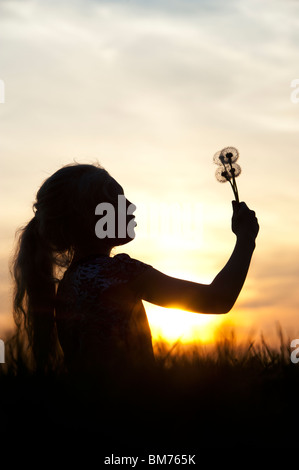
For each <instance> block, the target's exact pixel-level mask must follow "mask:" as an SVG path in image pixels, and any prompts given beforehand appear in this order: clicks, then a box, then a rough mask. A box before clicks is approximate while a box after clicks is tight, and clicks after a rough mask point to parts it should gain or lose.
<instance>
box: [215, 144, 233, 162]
mask: <svg viewBox="0 0 299 470" xmlns="http://www.w3.org/2000/svg"><path fill="white" fill-rule="evenodd" d="M238 158H239V152H238V150H237V149H236V148H235V147H225V148H224V149H222V150H219V152H216V153H215V155H214V157H213V161H214V163H216V165H224V164H226V163H230V162H231V163H235V162H236V161H237V160H238Z"/></svg>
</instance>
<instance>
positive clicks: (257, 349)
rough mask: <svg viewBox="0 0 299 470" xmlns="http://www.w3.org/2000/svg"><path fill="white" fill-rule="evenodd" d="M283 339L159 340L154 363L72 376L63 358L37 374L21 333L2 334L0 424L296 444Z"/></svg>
mask: <svg viewBox="0 0 299 470" xmlns="http://www.w3.org/2000/svg"><path fill="white" fill-rule="evenodd" d="M278 335H279V338H280V347H278V348H271V347H270V346H269V344H267V342H266V341H265V340H264V338H263V337H262V338H261V340H260V341H248V342H243V343H238V341H237V339H236V337H235V335H234V334H233V332H231V334H230V335H229V336H227V337H223V338H222V339H219V340H218V341H217V342H216V343H215V344H214V345H213V347H209V348H208V347H206V346H204V345H193V346H191V347H189V348H188V349H186V348H184V347H183V345H181V344H180V343H177V344H176V345H175V346H174V347H173V348H172V349H171V350H169V346H167V344H166V343H163V341H161V342H159V343H157V344H156V345H155V346H156V357H157V368H156V370H155V371H151V372H149V371H140V370H139V371H138V373H136V371H131V373H130V372H126V374H125V376H124V377H122V380H118V379H119V378H117V380H114V379H113V378H112V380H111V377H109V379H108V377H107V376H106V375H105V374H103V375H102V376H100V377H97V378H93V379H92V380H90V379H89V378H86V377H70V376H68V374H67V373H66V372H65V371H64V369H63V367H61V368H59V369H57V370H56V371H55V372H53V373H50V374H47V375H42V374H38V375H37V374H36V373H35V372H34V370H33V368H32V363H31V361H30V357H29V355H28V354H27V349H26V342H25V341H24V339H23V338H21V337H17V336H14V337H12V338H10V339H7V341H6V363H5V364H1V365H0V397H1V403H2V404H5V406H2V407H1V408H2V411H1V423H2V430H5V432H14V431H15V430H16V429H18V427H19V426H21V425H22V426H25V427H26V429H28V430H29V429H34V430H40V431H41V432H47V431H49V432H55V433H57V432H66V431H67V432H76V433H86V432H87V433H88V432H93V433H97V435H98V436H99V451H102V452H104V451H105V452H106V453H107V452H108V450H112V451H114V452H115V451H117V450H118V451H123V452H124V451H126V452H128V450H129V448H136V449H139V450H143V449H144V450H145V449H146V450H148V451H152V452H153V451H155V452H158V451H159V452H160V453H161V452H162V453H167V452H173V451H174V449H175V450H176V453H186V452H187V450H188V451H189V450H192V451H196V450H197V451H198V450H199V449H201V448H205V447H214V448H225V447H230V448H231V447H232V448H236V447H237V448H240V447H250V448H251V447H259V448H265V447H293V446H295V447H296V433H295V429H294V426H295V424H296V422H297V421H296V420H297V416H298V411H297V400H296V396H297V391H298V386H299V364H293V363H292V362H291V361H290V353H291V350H290V347H289V344H290V341H289V340H287V339H286V338H284V335H283V333H282V330H281V328H280V329H279V330H278Z"/></svg>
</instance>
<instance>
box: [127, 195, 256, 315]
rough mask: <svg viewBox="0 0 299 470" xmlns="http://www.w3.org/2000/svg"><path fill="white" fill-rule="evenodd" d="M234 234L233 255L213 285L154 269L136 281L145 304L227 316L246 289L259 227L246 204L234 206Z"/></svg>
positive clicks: (136, 286) (135, 284) (235, 204)
mask: <svg viewBox="0 0 299 470" xmlns="http://www.w3.org/2000/svg"><path fill="white" fill-rule="evenodd" d="M233 209H234V212H233V218H232V230H233V232H234V233H235V234H236V236H237V241H236V245H235V248H234V250H233V253H232V255H231V257H230V259H229V260H228V262H227V264H226V265H225V266H224V268H223V269H222V270H221V271H220V272H219V274H218V275H217V276H216V278H215V279H214V280H213V282H212V283H211V284H207V285H206V284H198V283H196V282H191V281H186V280H183V279H177V278H174V277H171V276H167V275H166V274H163V273H161V272H160V271H158V270H156V269H154V268H152V269H148V270H147V271H146V272H144V274H142V275H141V276H139V277H138V278H137V279H136V280H135V281H134V288H135V289H137V291H138V293H139V295H140V297H141V298H142V299H143V300H146V301H148V302H151V303H153V304H156V305H160V306H162V307H174V308H179V309H183V310H189V311H192V312H197V313H215V314H219V313H227V312H229V311H230V310H231V308H232V307H233V305H234V303H235V301H236V300H237V298H238V295H239V293H240V291H241V289H242V286H243V284H244V281H245V279H246V276H247V272H248V269H249V265H250V261H251V257H252V253H253V251H254V248H255V238H256V236H257V234H258V231H259V225H258V222H257V219H256V217H255V213H254V212H253V211H251V210H249V209H248V207H247V206H246V204H245V203H244V202H242V203H240V204H237V203H233Z"/></svg>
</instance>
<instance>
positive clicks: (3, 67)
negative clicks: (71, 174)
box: [0, 0, 299, 342]
mask: <svg viewBox="0 0 299 470" xmlns="http://www.w3.org/2000/svg"><path fill="white" fill-rule="evenodd" d="M298 64H299V3H298V2H297V1H291V0H284V1H283V0H279V1H277V0H226V1H225V2H224V1H221V0H184V1H183V0H173V1H170V0H168V1H167V0H159V1H158V0H154V1H142V0H127V1H125V0H115V1H97V0H75V1H74V0H72V1H71V0H51V1H45V0H0V79H1V80H3V81H4V84H5V103H2V104H0V158H1V172H0V178H1V182H0V191H1V198H0V206H1V244H0V257H1V263H0V279H1V286H0V288H1V290H0V295H1V298H0V338H1V332H2V331H3V332H4V330H5V329H6V328H7V327H8V326H9V325H11V324H12V314H11V292H12V285H11V280H10V275H9V268H8V263H9V259H10V257H11V255H12V253H13V246H14V237H15V231H16V229H17V228H18V227H20V226H22V225H23V224H25V223H26V222H27V221H28V220H29V219H30V218H31V216H32V203H33V202H34V198H35V194H36V191H37V190H38V188H39V186H40V184H41V183H42V182H43V180H44V179H46V178H47V177H48V176H50V175H51V174H52V173H53V172H54V171H56V170H57V169H58V168H60V167H61V166H62V165H65V164H68V163H71V162H73V161H74V160H76V161H78V162H80V163H86V162H87V163H93V162H95V161H98V162H99V163H101V164H102V165H103V166H104V167H105V168H106V169H107V170H108V171H109V172H110V173H111V175H112V176H113V177H114V178H115V179H117V180H118V181H119V183H120V184H121V185H122V186H123V188H124V190H125V194H126V196H127V197H128V198H129V199H130V200H131V201H132V202H134V203H135V204H136V206H137V210H136V213H135V214H136V220H137V223H138V227H137V229H136V234H137V236H136V239H135V240H134V241H133V242H132V243H130V244H129V245H126V246H125V247H122V248H121V249H117V250H116V252H126V253H128V254H129V255H130V256H132V257H134V258H137V259H140V260H141V261H144V262H146V263H149V264H151V265H153V266H154V267H155V268H157V269H159V270H160V271H163V272H164V273H166V274H169V275H171V276H176V277H180V278H184V279H189V280H192V281H197V282H203V283H209V282H211V281H212V280H213V278H214V277H215V276H216V275H217V273H218V272H219V270H220V269H221V268H222V267H223V266H224V264H225V263H226V261H227V260H228V258H229V256H230V254H231V252H232V250H233V247H234V243H235V236H234V234H233V233H232V232H231V229H230V225H231V214H232V207H231V201H232V199H233V194H232V191H231V188H230V186H229V184H228V183H227V184H220V183H218V182H217V181H216V179H215V176H214V174H215V170H216V167H215V165H214V164H213V155H214V153H215V152H216V151H218V150H220V149H221V148H223V147H226V146H228V145H231V146H235V147H237V148H238V149H239V152H240V159H239V162H238V163H239V164H240V166H241V167H242V174H241V175H240V177H239V178H238V180H237V183H238V187H239V193H240V199H241V200H244V201H245V202H246V203H247V204H248V206H249V207H250V208H252V209H253V210H255V211H256V214H257V216H258V219H259V223H260V234H259V237H258V240H257V247H256V251H255V253H254V258H253V261H252V265H251V268H250V271H249V274H248V278H247V280H246V283H245V286H244V289H243V291H242V293H241V295H240V297H239V298H238V300H237V302H236V304H235V306H234V308H233V310H232V311H231V312H230V313H229V314H227V315H222V316H215V315H211V316H207V315H198V314H194V313H190V312H182V311H180V312H178V311H174V310H166V309H163V308H159V307H156V306H153V305H150V304H148V303H145V307H146V310H147V313H148V317H149V321H150V324H151V327H152V332H153V336H154V339H156V338H157V337H158V336H159V335H162V336H163V337H164V338H166V339H168V340H169V341H175V340H177V339H178V338H180V339H181V340H182V341H185V342H187V341H190V340H202V341H210V340H212V339H213V338H214V335H215V334H216V333H217V331H218V329H219V328H220V327H221V326H223V325H227V326H228V327H234V328H235V329H236V331H237V332H238V334H239V335H241V336H242V337H247V336H248V335H250V334H253V335H257V336H258V335H259V334H260V333H261V332H263V333H264V335H265V336H266V337H269V338H272V337H275V334H276V333H275V332H276V325H277V322H279V323H280V324H281V326H282V327H283V329H284V331H285V332H286V333H287V334H288V335H289V336H290V337H291V338H295V337H299V289H298V285H299V210H298V207H299V189H298V185H299V178H298V175H299V151H298V148H299V102H298V103H297V102H294V100H291V93H292V91H294V88H292V87H291V82H292V81H293V80H294V79H296V78H299V68H298ZM298 96H299V94H298ZM188 211H189V214H191V215H190V217H189V218H188ZM167 214H168V216H169V217H170V223H169V224H167V223H165V220H166V218H167ZM169 214H170V215H169ZM186 214H187V219H186ZM184 217H185V219H184ZM155 224H156V225H155ZM163 224H164V225H163ZM188 224H189V225H188ZM186 225H187V227H190V230H186ZM153 227H154V228H153ZM184 229H185V230H184ZM3 334H4V333H3Z"/></svg>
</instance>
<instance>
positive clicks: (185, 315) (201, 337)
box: [144, 302, 219, 344]
mask: <svg viewBox="0 0 299 470" xmlns="http://www.w3.org/2000/svg"><path fill="white" fill-rule="evenodd" d="M144 303H145V306H146V307H145V308H146V312H147V316H148V319H149V323H150V326H151V330H152V337H153V341H157V340H159V339H161V338H163V339H164V340H165V341H167V342H169V343H174V342H176V341H180V342H181V343H183V344H185V343H191V342H194V341H195V342H203V343H208V342H211V341H213V339H214V330H215V327H216V325H217V324H219V316H216V315H200V314H197V313H192V312H186V311H184V310H178V309H174V308H167V309H166V308H163V307H158V306H156V305H151V304H149V303H148V302H144Z"/></svg>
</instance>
